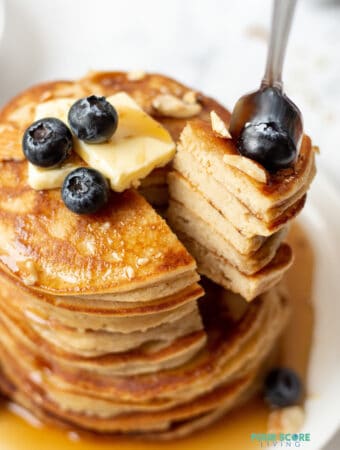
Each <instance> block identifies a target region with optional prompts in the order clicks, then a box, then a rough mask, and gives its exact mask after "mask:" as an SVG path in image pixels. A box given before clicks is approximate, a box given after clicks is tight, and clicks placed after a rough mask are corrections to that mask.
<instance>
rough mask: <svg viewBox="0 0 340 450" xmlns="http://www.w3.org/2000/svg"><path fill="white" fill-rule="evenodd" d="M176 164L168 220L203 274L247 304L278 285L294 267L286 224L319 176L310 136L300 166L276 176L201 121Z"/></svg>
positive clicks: (189, 131) (192, 125)
mask: <svg viewBox="0 0 340 450" xmlns="http://www.w3.org/2000/svg"><path fill="white" fill-rule="evenodd" d="M173 167H174V169H175V170H174V171H173V172H172V173H170V175H169V192H170V207H169V212H168V218H169V221H170V224H171V225H172V227H173V228H174V230H175V231H176V233H177V234H178V236H180V237H181V240H182V242H184V244H185V245H186V247H187V248H188V249H189V251H190V253H191V254H192V255H193V256H194V257H195V259H196V261H197V263H198V269H199V272H200V273H202V274H204V275H206V276H207V277H209V278H210V279H211V280H213V281H215V282H216V283H218V284H221V285H222V286H224V287H225V288H227V289H231V290H232V291H234V292H237V293H240V294H241V295H242V296H243V297H244V298H246V299H247V300H252V299H253V298H255V297H256V296H258V295H259V294H261V293H262V292H265V291H267V290H268V289H270V288H271V287H272V286H275V285H276V284H277V283H278V282H279V281H280V279H281V278H282V276H283V274H284V272H285V271H286V270H287V269H288V268H289V267H290V265H291V263H292V252H291V249H290V247H289V246H288V245H287V244H285V243H282V241H283V239H284V238H285V235H286V232H287V224H288V223H289V221H291V220H292V219H293V218H294V217H295V216H296V215H297V214H298V213H299V212H300V211H301V209H302V208H303V206H304V203H305V200H306V191H307V189H308V188H309V185H310V183H311V181H312V180H313V177H314V175H315V163H314V150H313V148H312V146H311V142H310V139H309V138H308V137H307V136H304V137H303V141H302V145H301V150H300V154H299V157H298V160H297V161H296V163H295V165H294V167H292V168H289V169H284V170H280V171H278V172H277V173H275V174H271V173H269V172H267V171H266V170H265V169H264V168H263V167H262V166H260V165H259V164H257V163H256V162H254V161H251V160H249V159H248V158H244V157H242V156H240V155H239V154H238V152H237V150H236V148H235V145H234V143H233V141H232V140H231V139H223V138H221V137H219V136H216V135H215V133H214V130H213V129H212V126H211V124H209V123H207V122H204V121H202V120H199V119H196V120H193V121H191V122H189V123H188V124H187V125H186V127H185V128H184V130H183V133H182V135H181V138H180V143H179V145H178V149H177V154H176V156H175V159H174V162H173Z"/></svg>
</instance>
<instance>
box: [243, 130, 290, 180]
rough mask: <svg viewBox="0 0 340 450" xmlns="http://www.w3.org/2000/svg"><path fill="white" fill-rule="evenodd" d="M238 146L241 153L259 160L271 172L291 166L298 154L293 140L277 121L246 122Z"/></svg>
mask: <svg viewBox="0 0 340 450" xmlns="http://www.w3.org/2000/svg"><path fill="white" fill-rule="evenodd" d="M237 146H238V150H239V152H240V153H241V155H243V156H246V157H247V158H251V159H253V160H255V161H257V162H259V163H260V164H262V165H263V166H264V167H265V168H266V169H267V170H269V171H270V172H276V171H277V170H279V169H284V168H287V167H290V166H291V165H292V164H293V163H294V161H295V159H296V156H297V149H296V146H295V144H294V142H293V140H292V139H291V137H290V136H289V134H288V132H287V131H286V130H284V129H283V128H282V127H280V125H279V124H277V123H276V122H259V123H248V124H246V125H245V126H244V128H243V130H242V132H241V135H240V137H239V139H238V141H237Z"/></svg>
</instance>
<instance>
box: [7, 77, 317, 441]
mask: <svg viewBox="0 0 340 450" xmlns="http://www.w3.org/2000/svg"><path fill="white" fill-rule="evenodd" d="M108 103H109V104H108ZM110 105H111V106H110ZM112 108H114V109H112ZM211 111H215V113H216V114H218V116H219V117H221V118H222V120H223V121H228V119H229V113H228V112H227V111H226V110H225V109H224V108H223V107H221V106H220V105H219V104H217V103H216V102H215V101H213V100H212V99H209V98H207V97H205V96H203V95H201V94H197V93H195V92H193V91H191V90H190V89H188V88H186V87H185V86H183V85H181V84H179V83H177V82H175V81H173V80H171V79H169V78H166V77H163V76H160V75H146V74H143V73H129V74H127V73H122V72H114V73H92V74H90V75H88V76H87V77H86V78H84V79H82V80H79V81H76V82H54V83H47V84H43V85H39V86H36V87H34V88H31V89H29V90H28V91H26V92H24V93H23V94H21V95H19V96H18V97H16V98H15V99H14V100H12V101H11V102H10V103H9V104H8V105H7V106H6V107H5V108H4V109H3V110H2V112H1V113H0V166H1V177H0V390H1V391H2V392H3V393H4V394H5V395H7V396H8V397H10V398H11V399H12V400H14V401H16V402H18V403H19V404H21V405H22V406H24V407H25V408H27V409H28V410H30V411H31V412H32V413H33V414H35V415H36V416H37V417H38V418H40V419H42V420H43V421H46V422H48V423H52V424H57V425H59V426H61V427H64V428H66V429H72V430H74V429H79V430H81V429H83V430H87V431H93V432H96V433H105V434H111V433H129V434H134V435H142V436H146V437H152V438H157V439H171V438H175V437H181V436H184V435H186V434H189V433H191V432H193V431H195V430H196V429H198V428H202V427H204V426H206V425H208V424H209V423H210V422H212V421H213V420H216V419H217V418H218V417H220V416H221V415H222V414H224V413H225V412H226V411H228V410H230V409H232V408H234V407H236V406H238V405H239V404H241V403H242V402H244V401H245V400H246V399H247V398H249V396H250V395H251V394H252V393H253V392H254V391H255V390H256V389H257V388H258V385H259V379H260V378H261V375H262V373H263V370H264V367H265V365H266V360H267V358H268V356H269V354H270V353H271V351H272V349H273V347H274V344H275V342H276V340H277V337H278V335H279V334H280V332H281V330H282V328H283V327H284V324H285V322H286V318H287V311H288V307H287V299H286V297H285V294H284V292H283V291H282V290H281V289H280V288H277V287H275V288H273V289H270V290H268V291H266V292H265V293H263V294H261V295H259V296H258V297H257V298H256V299H255V300H254V301H253V302H251V303H249V304H248V303H247V302H246V301H245V300H244V299H243V298H242V297H241V296H240V295H238V294H235V293H233V292H231V291H227V290H225V289H224V288H223V287H221V286H218V285H217V284H214V283H212V282H211V281H208V280H205V284H204V288H205V291H206V294H205V295H204V290H203V288H202V287H201V286H200V285H199V284H198V281H199V275H198V273H197V272H196V263H195V260H194V259H193V257H192V256H191V255H190V254H189V253H188V251H187V250H186V249H185V248H184V246H183V244H182V243H181V242H180V241H179V239H178V237H177V236H176V235H175V234H174V233H173V232H172V231H171V230H170V228H169V227H168V225H167V224H166V222H165V221H164V220H163V219H162V218H161V217H160V216H159V215H158V213H157V212H156V211H155V210H154V209H153V207H152V206H151V205H150V203H148V202H147V200H145V199H144V198H143V196H142V195H141V194H140V193H139V192H138V190H137V188H139V189H140V192H142V193H143V194H145V196H146V198H147V199H148V200H149V201H150V202H151V203H152V204H154V205H155V206H157V207H158V206H165V205H166V202H167V188H166V174H167V172H168V170H169V169H168V163H169V162H170V159H171V157H172V156H173V153H174V146H173V145H172V139H174V140H177V139H178V137H179V135H180V134H181V132H182V130H183V128H184V127H185V125H186V123H187V121H188V120H191V119H195V120H198V122H190V125H187V127H186V128H185V130H184V132H183V135H182V141H181V147H180V150H179V153H178V157H177V158H176V162H175V168H176V171H177V172H175V173H174V174H171V176H170V194H171V203H170V218H171V223H172V224H173V225H174V229H176V231H177V230H178V236H179V237H180V238H183V241H184V242H185V243H186V244H187V245H188V248H189V249H190V251H192V253H193V255H194V256H195V258H197V261H198V263H199V268H200V270H201V273H203V274H206V275H207V276H208V277H210V278H211V279H212V280H214V281H216V282H217V283H219V284H221V285H222V286H226V287H228V288H232V289H233V290H234V291H236V292H241V293H242V294H244V296H245V297H247V298H248V299H249V298H250V297H252V296H253V295H255V291H256V293H259V292H261V291H263V290H264V289H262V288H261V289H260V288H259V287H258V283H257V277H258V275H257V274H258V271H259V270H260V271H261V270H262V271H263V269H261V268H260V266H261V265H262V262H261V261H262V259H261V258H265V259H266V264H267V265H268V264H269V265H270V264H272V265H273V262H272V258H274V259H275V258H276V259H280V258H283V262H282V261H280V264H279V263H277V264H278V265H279V267H280V269H277V270H276V272H275V277H276V278H275V280H276V279H277V278H279V277H278V276H277V272H279V271H280V270H281V269H282V268H284V267H286V266H288V264H289V263H290V259H291V255H290V252H289V250H288V248H287V247H285V246H282V245H281V246H280V242H281V239H282V238H283V235H284V230H282V227H281V224H282V221H281V219H280V220H279V219H276V218H278V217H280V218H281V216H282V215H283V216H284V217H285V218H287V220H288V217H289V218H290V217H292V216H293V215H295V214H296V212H297V210H298V209H300V208H301V207H302V203H303V201H304V197H303V195H304V186H305V184H303V183H300V184H299V183H292V184H293V185H294V186H295V185H296V189H295V190H296V195H295V197H294V198H295V200H294V201H293V198H292V196H293V193H292V192H291V190H290V189H287V190H286V191H284V190H283V191H282V192H283V194H282V195H283V196H284V195H286V193H287V195H286V197H285V199H286V200H285V202H284V206H283V204H282V205H281V204H280V205H277V208H274V209H270V210H269V212H267V209H268V208H267V207H268V201H269V200H268V199H270V200H271V199H272V198H275V199H276V200H277V203H280V200H279V199H278V191H280V192H281V190H280V189H278V191H276V190H275V189H273V193H271V194H266V195H264V194H263V195H262V197H261V196H260V200H263V201H260V202H259V206H258V208H259V210H260V209H261V208H262V209H263V202H264V204H265V212H264V213H263V214H264V216H265V217H266V219H265V218H264V216H263V217H262V216H261V217H260V215H259V214H257V215H256V214H254V215H252V214H250V213H249V212H248V216H249V227H250V228H251V230H254V229H255V230H256V232H255V233H253V231H251V230H250V229H248V231H247V230H246V229H245V228H244V227H245V225H244V223H245V220H240V227H241V228H239V229H237V227H236V226H235V225H233V226H232V225H231V223H229V222H227V221H226V222H225V223H228V226H227V225H226V230H230V233H233V236H235V239H234V238H232V240H233V245H234V247H236V249H234V248H233V249H232V245H231V243H228V244H226V245H223V246H222V245H221V250H223V255H221V254H220V253H218V252H215V251H214V250H213V249H214V245H215V246H216V245H217V244H216V243H217V241H218V240H219V242H221V243H222V242H223V244H224V241H223V240H224V239H226V238H227V237H228V236H229V234H228V233H229V231H228V233H227V231H226V233H225V235H222V234H221V227H222V228H223V224H224V222H223V220H222V219H225V217H224V216H223V214H222V211H220V212H215V210H214V209H213V206H212V204H214V202H212V201H211V203H209V202H208V200H207V199H208V194H206V195H203V191H204V192H206V191H207V192H208V189H207V190H205V187H204V189H203V187H202V188H200V189H199V188H198V185H199V181H200V180H197V181H195V180H194V178H193V175H192V171H191V170H189V168H188V167H187V166H186V169H184V166H185V164H182V163H181V155H182V154H183V155H184V154H185V152H186V151H187V148H186V141H185V136H186V135H187V134H188V130H190V134H191V133H192V130H196V131H197V133H198V136H199V138H200V139H202V146H201V147H202V148H203V149H205V150H204V151H206V150H210V149H211V154H212V155H215V152H217V153H218V154H219V152H220V151H222V147H223V151H225V148H227V149H228V148H229V147H228V145H229V144H226V143H225V142H224V141H222V140H219V139H217V138H215V137H212V136H210V128H209V127H210V112H211ZM117 112H118V113H117ZM116 113H117V115H116ZM98 117H100V120H98ZM117 120H118V123H114V122H115V121H117ZM112 121H113V122H112ZM84 124H85V125H84ZM83 125H84V126H83ZM195 127H196V128H195ZM25 130H26V131H25ZM70 130H71V131H72V134H70V133H69V131H70ZM204 133H207V134H208V135H209V136H210V137H209V139H206V138H205V136H206V135H205V134H204ZM170 135H171V136H172V139H171V138H170V137H169V136H170ZM23 136H24V151H25V156H26V157H25V156H24V154H23V152H22V138H23ZM306 139H307V138H306ZM56 140H58V143H59V144H58V155H55V154H53V155H51V153H50V149H51V148H55V146H54V147H53V145H52V146H51V145H50V144H51V142H52V143H55V142H56ZM308 142H309V141H308V140H306V144H305V146H306V145H307V147H306V152H307V155H308V154H309V153H308V148H309V147H308ZM146 143H147V145H146ZM196 143H197V141H193V145H191V146H190V149H191V150H192V151H196V150H195V149H196ZM194 144H195V145H194ZM208 144H209V145H210V147H209V146H208ZM201 147H200V148H201ZM150 149H154V150H153V151H152V152H151V151H150ZM160 149H162V150H160ZM184 149H185V150H184ZM191 150H190V151H191ZM202 151H203V150H202ZM225 154H228V151H227V150H226V151H225ZM301 154H302V155H303V153H301ZM189 156H190V165H191V164H192V165H191V166H190V167H191V169H192V170H193V169H194V168H195V167H196V165H197V162H198V161H200V159H199V158H200V157H201V156H198V157H197V158H198V159H197V161H196V159H195V158H193V157H192V155H191V154H190V155H189ZM26 158H27V159H28V160H29V162H28V161H27V159H26ZM113 161H114V163H113ZM183 161H184V160H183ZM203 161H207V159H205V158H203V159H202V164H201V166H200V167H199V168H197V175H200V176H201V174H202V170H203V169H205V168H206V167H207V164H206V165H204V164H203ZM195 164H196V165H195ZM209 164H210V163H209ZM182 167H183V170H182ZM224 167H225V166H219V167H218V168H213V173H212V172H210V173H211V176H210V180H211V181H212V180H214V177H215V175H216V176H217V172H218V170H220V171H223V170H224ZM226 167H227V166H226ZM228 167H229V165H228ZM152 169H154V170H152ZM233 170H234V169H233ZM235 170H236V169H235ZM149 172H150V173H149ZM180 172H181V173H180ZM237 173H238V172H237ZM242 173H243V172H242ZM189 175H190V176H189ZM247 177H248V178H249V176H248V175H247ZM248 178H247V179H248ZM305 179H306V183H307V178H305ZM178 180H179V181H178ZM250 184H251V186H253V187H252V191H251V193H254V192H256V193H257V192H260V189H257V188H259V187H260V184H259V183H258V182H256V183H255V182H254V184H252V183H250ZM254 186H256V189H257V190H256V191H254V189H255V187H254ZM261 186H262V185H261ZM262 187H263V186H262ZM274 187H275V185H274ZM185 190H187V192H188V195H189V196H190V205H191V207H192V208H194V209H195V208H196V207H197V205H198V202H199V201H200V202H203V203H202V204H203V205H204V206H206V205H208V206H209V207H210V208H211V210H209V211H210V212H209V213H211V214H213V216H211V217H212V220H213V226H212V227H211V228H209V229H208V231H207V233H206V236H205V237H206V239H205V240H204V242H203V239H202V236H201V235H200V234H199V226H200V224H201V222H202V223H204V220H205V219H206V217H207V216H206V212H207V209H206V208H205V207H204V208H202V209H200V211H199V212H198V211H197V209H196V213H195V211H194V210H191V209H190V208H189V207H188V203H187V201H186V200H185V199H184V198H183V193H184V192H186V191H185ZM209 192H210V193H209V195H211V191H209ZM261 192H264V190H263V191H261ZM288 192H289V193H290V194H291V195H290V196H289V200H288V198H287V197H288ZM298 192H299V193H301V195H302V196H301V195H299V194H298ZM222 193H223V191H222V190H219V191H217V192H216V197H217V196H219V201H220V202H221V199H222V197H221V195H222ZM185 195H187V194H185ZM232 198H233V197H232V195H231V194H229V197H225V198H224V203H225V205H224V206H226V207H227V206H228V202H229V199H230V201H231V200H232ZM197 199H198V200H197ZM280 199H283V197H280ZM196 200H197V201H196ZM188 201H189V199H188ZM236 203H237V201H236V200H234V201H233V204H236ZM296 203H297V205H296ZM288 204H289V205H288ZM281 207H282V208H281ZM280 208H281V209H282V214H279V213H278V209H280ZM262 209H261V211H262ZM241 210H242V211H243V209H241ZM286 210H287V211H288V210H289V211H290V213H289V214H288V212H287V213H286ZM188 211H189V212H188ZM182 212H183V214H182ZM184 212H185V213H187V212H188V214H189V216H185V214H184ZM194 213H195V214H194ZM216 214H220V215H221V218H219V220H214V217H216ZM274 216H275V218H274ZM186 217H188V220H187V219H186ZM193 217H194V218H195V219H194V220H197V224H198V225H199V226H198V227H197V226H196V225H197V224H194V220H193V219H192V218H193ZM242 217H243V216H242ZM228 220H229V219H228ZM230 222H231V219H230ZM283 222H284V221H283ZM183 224H185V226H184V225H183ZM188 224H192V228H191V229H189V228H188V227H187V225H188ZM203 229H204V228H203ZM223 229H224V228H223ZM241 231H242V232H241ZM252 233H253V234H254V236H253V235H252ZM272 233H274V234H273V236H271V237H269V235H270V234H272ZM255 235H256V236H255ZM236 237H237V239H236ZM192 242H194V243H195V245H191V243H192ZM196 248H198V249H199V251H196ZM202 248H204V249H207V250H204V251H205V252H206V258H207V259H202V258H201V255H202V252H201V249H202ZM254 248H256V252H258V254H259V255H261V256H258V257H257V258H253V259H252V258H249V259H248V258H247V257H246V256H244V255H246V254H247V253H248V254H249V253H251V249H254ZM273 248H274V250H273ZM226 249H228V251H229V249H230V256H228V258H227V257H226V255H225V252H226ZM277 249H278V250H277ZM280 252H281V253H283V256H281V257H280V258H279V256H278V255H280ZM215 253H216V254H215ZM228 255H229V254H228ZM284 258H285V259H284ZM269 260H271V262H269ZM210 261H212V263H210ZM206 264H208V265H209V270H206ZM215 264H220V265H224V266H223V267H226V268H229V267H233V271H234V272H232V273H240V274H242V273H243V272H242V270H244V269H242V270H239V268H235V267H238V266H242V268H243V267H246V269H245V274H244V275H240V278H239V279H243V278H244V279H245V280H246V282H247V283H248V281H249V280H252V279H254V285H255V287H253V285H251V290H250V291H249V289H248V288H249V284H247V283H246V287H245V288H244V289H243V288H242V289H241V288H239V289H237V288H235V279H232V277H231V276H230V278H228V282H226V281H225V280H226V277H225V275H224V273H223V271H222V270H217V266H216V265H215ZM242 264H244V266H243V265H242ZM215 269H216V274H215ZM228 270H229V269H228ZM254 271H255V272H256V275H255V276H254V275H251V274H252V273H253V272H254ZM212 272H213V273H212ZM268 272H269V273H270V270H269V271H268ZM221 273H223V276H222V275H221ZM228 273H229V272H228ZM268 276H271V275H268ZM228 277H229V275H228ZM242 277H243V278H242ZM272 278H273V277H272ZM239 279H238V280H239ZM271 284H273V283H272V282H271V283H267V284H266V287H269V285H271ZM249 292H250V293H249ZM198 299H199V300H198Z"/></svg>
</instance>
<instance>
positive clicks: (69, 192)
mask: <svg viewBox="0 0 340 450" xmlns="http://www.w3.org/2000/svg"><path fill="white" fill-rule="evenodd" d="M61 196H62V199H63V201H64V203H65V205H66V206H67V208H68V209H70V210H71V211H73V212H74V213H77V214H92V213H95V212H97V211H98V210H99V209H100V208H102V207H103V206H104V205H105V204H106V203H107V201H108V199H109V185H108V182H107V180H106V179H105V178H104V177H103V175H102V174H101V173H100V172H98V171H97V170H94V169H90V168H88V167H80V168H79V169H76V170H73V171H72V172H71V173H69V174H68V175H67V177H66V178H65V180H64V183H63V186H62V189H61Z"/></svg>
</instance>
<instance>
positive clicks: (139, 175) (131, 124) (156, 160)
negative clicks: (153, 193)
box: [28, 92, 175, 192]
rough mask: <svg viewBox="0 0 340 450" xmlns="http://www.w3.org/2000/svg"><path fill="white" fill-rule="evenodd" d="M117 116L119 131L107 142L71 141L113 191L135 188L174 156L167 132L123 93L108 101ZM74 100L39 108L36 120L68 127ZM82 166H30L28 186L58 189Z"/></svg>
mask: <svg viewBox="0 0 340 450" xmlns="http://www.w3.org/2000/svg"><path fill="white" fill-rule="evenodd" d="M107 100H108V101H109V102H110V103H111V104H112V105H113V106H114V107H115V108H116V110H117V112H118V116H119V121H118V128H117V130H116V132H115V134H114V135H113V136H112V138H111V139H110V141H108V142H105V143H103V144H86V143H85V142H83V141H80V140H79V139H77V138H76V137H74V139H73V141H74V151H75V152H76V153H77V154H78V155H79V156H80V157H81V158H82V159H83V160H84V161H85V162H86V164H87V165H88V166H90V167H92V168H94V169H96V170H98V171H99V172H101V173H102V174H103V175H104V176H105V177H106V178H108V179H109V181H110V185H111V188H112V189H113V190H114V191H117V192H122V191H124V190H125V189H128V188H130V187H136V186H137V185H138V184H139V182H140V180H142V179H143V178H145V177H146V176H147V175H149V173H150V172H152V170H153V169H155V168H156V167H163V166H165V165H166V164H167V163H168V162H169V161H170V160H171V159H172V158H173V157H174V154H175V143H174V141H173V140H172V138H171V136H170V134H169V133H168V131H167V130H166V129H165V128H164V127H163V126H162V125H161V124H160V123H159V122H157V121H156V120H154V119H153V118H152V117H150V116H149V115H148V114H146V113H145V112H144V111H143V110H142V109H141V108H140V107H139V106H138V105H137V103H136V102H135V101H134V100H133V99H132V98H131V97H130V96H128V95H127V94H125V93H124V92H120V93H118V94H115V95H112V96H111V97H107ZM74 101H75V100H74V99H68V98H61V99H56V100H51V101H48V102H44V103H41V104H39V105H38V106H37V107H36V114H35V120H38V119H42V118H44V117H56V118H58V119H60V120H62V121H63V122H65V123H66V124H67V115H68V111H69V109H70V107H71V106H72V104H73V103H74ZM80 165H81V164H77V162H72V161H69V162H67V163H65V164H64V165H62V166H61V167H57V168H52V169H43V168H39V167H36V166H33V165H32V164H29V169H28V183H29V185H30V186H31V187H32V188H33V189H54V188H57V187H61V186H62V183H63V181H64V178H65V177H66V176H67V175H68V173H70V172H71V171H72V170H74V169H75V168H77V167H79V166H80Z"/></svg>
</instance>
